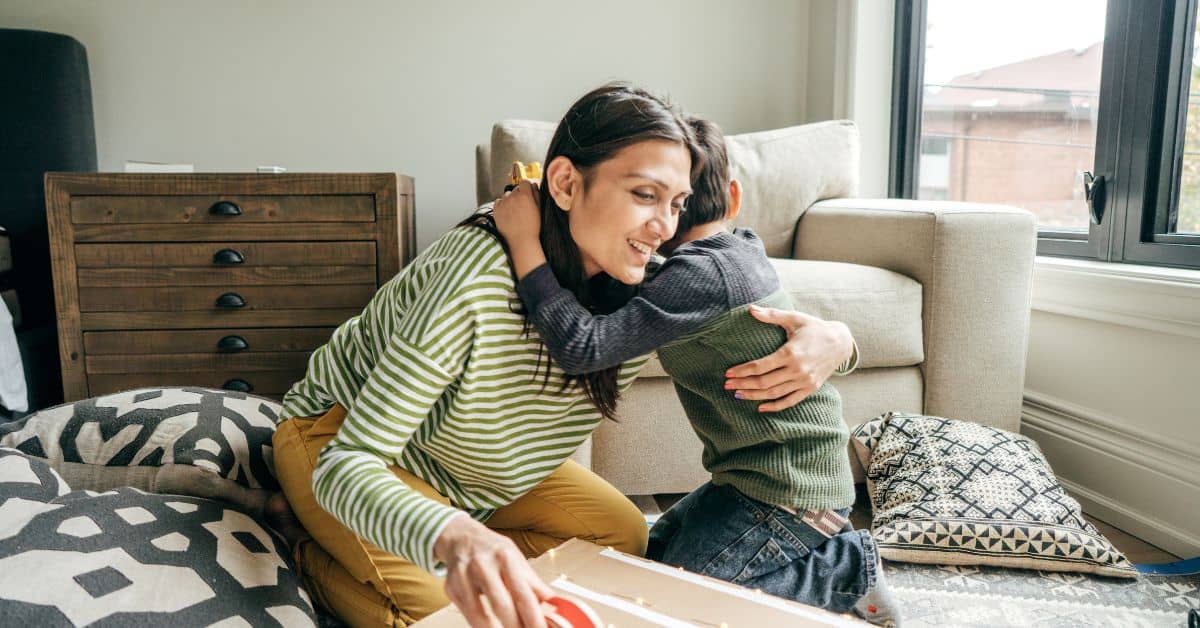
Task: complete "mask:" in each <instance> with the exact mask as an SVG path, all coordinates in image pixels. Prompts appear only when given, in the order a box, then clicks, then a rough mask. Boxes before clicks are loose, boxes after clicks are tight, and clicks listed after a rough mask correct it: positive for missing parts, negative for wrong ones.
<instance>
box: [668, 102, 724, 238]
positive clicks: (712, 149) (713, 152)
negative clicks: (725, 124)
mask: <svg viewBox="0 0 1200 628" xmlns="http://www.w3.org/2000/svg"><path fill="white" fill-rule="evenodd" d="M687 123H688V125H689V126H691V127H692V133H694V134H695V136H696V144H697V145H698V146H699V147H700V152H701V153H702V156H703V158H704V165H703V166H701V168H700V172H698V173H696V179H695V181H693V182H692V195H691V196H689V197H688V200H687V211H685V212H683V213H682V214H680V215H679V227H678V228H677V229H676V233H683V232H684V231H686V230H688V229H691V228H692V227H695V226H696V225H702V224H705V223H709V222H716V221H718V220H724V219H725V214H726V213H727V212H728V211H729V203H730V198H729V154H728V153H726V152H725V134H724V133H722V132H721V127H719V126H717V125H716V123H714V122H710V121H708V120H705V119H703V118H697V117H694V116H688V118H687Z"/></svg>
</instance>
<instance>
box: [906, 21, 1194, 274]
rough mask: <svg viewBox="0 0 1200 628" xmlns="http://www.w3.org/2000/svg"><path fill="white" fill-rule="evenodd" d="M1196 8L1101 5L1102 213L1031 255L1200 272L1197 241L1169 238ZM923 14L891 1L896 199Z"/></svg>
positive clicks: (914, 104)
mask: <svg viewBox="0 0 1200 628" xmlns="http://www.w3.org/2000/svg"><path fill="white" fill-rule="evenodd" d="M1198 2H1200V0H1109V1H1108V3H1107V6H1106V11H1107V14H1106V18H1105V27H1104V30H1105V33H1104V50H1103V53H1102V58H1103V61H1102V63H1103V65H1102V70H1101V77H1100V95H1099V105H1098V112H1097V121H1096V160H1095V163H1094V166H1093V167H1094V169H1093V171H1092V172H1093V173H1095V174H1096V175H1097V176H1101V175H1102V176H1104V177H1105V186H1104V187H1105V189H1104V192H1105V202H1104V213H1103V216H1102V217H1101V220H1100V224H1096V223H1095V222H1094V221H1089V227H1088V231H1087V233H1084V232H1082V231H1055V230H1050V229H1041V230H1039V231H1038V244H1037V253H1038V255H1053V256H1066V257H1078V258H1089V259H1097V260H1102V261H1109V262H1126V263H1137V264H1148V265H1156V266H1176V267H1183V268H1200V235H1197V234H1171V233H1167V230H1168V225H1169V224H1170V222H1171V221H1173V220H1174V217H1175V216H1177V215H1178V203H1179V189H1178V187H1179V185H1180V177H1179V174H1180V172H1181V170H1182V165H1183V163H1182V159H1180V158H1179V157H1180V156H1182V153H1183V151H1182V142H1183V141H1184V132H1185V130H1186V119H1185V117H1184V116H1186V113H1187V95H1188V94H1187V92H1188V89H1189V85H1188V83H1189V80H1190V64H1191V60H1192V59H1191V50H1192V43H1193V34H1194V32H1195V20H1196V12H1197V4H1198ZM927 15H928V9H927V3H926V0H896V11H895V16H896V25H895V26H896V30H895V39H894V42H893V61H894V68H893V74H892V103H893V107H892V132H891V167H890V168H889V177H888V178H889V180H888V192H889V195H890V196H892V197H894V198H909V199H912V198H916V192H917V190H916V188H915V187H914V184H915V182H916V181H918V180H919V178H918V174H919V173H918V172H917V168H918V165H919V159H920V155H919V152H918V151H919V150H920V138H921V108H922V102H921V99H922V93H923V90H922V86H923V84H924V67H925V23H926V18H927ZM1198 87H1200V86H1198ZM1177 149H1178V150H1177Z"/></svg>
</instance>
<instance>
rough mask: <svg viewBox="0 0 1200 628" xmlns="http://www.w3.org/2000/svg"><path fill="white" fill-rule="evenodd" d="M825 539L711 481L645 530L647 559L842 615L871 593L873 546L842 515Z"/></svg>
mask: <svg viewBox="0 0 1200 628" xmlns="http://www.w3.org/2000/svg"><path fill="white" fill-rule="evenodd" d="M834 512H837V513H838V515H840V518H838V521H837V523H842V520H843V519H844V520H845V521H844V524H843V525H842V527H841V528H840V530H837V531H836V532H834V531H832V530H830V532H831V533H832V534H833V535H832V536H827V535H826V534H824V533H822V532H821V530H819V529H818V527H816V526H814V525H810V524H809V523H806V522H805V521H804V520H803V517H802V515H803V514H804V513H797V514H792V513H790V512H788V511H786V510H784V509H782V508H779V507H777V506H772V505H770V504H765V503H763V502H760V501H758V500H755V499H751V498H750V497H747V496H746V495H744V494H742V493H741V492H740V491H738V490H737V489H735V488H733V487H732V486H717V485H715V484H713V483H712V482H708V483H706V484H705V485H704V486H701V487H700V488H698V489H696V490H694V491H692V492H691V493H689V494H688V495H687V496H686V497H684V498H683V499H682V500H680V501H679V502H678V503H677V504H675V505H674V506H673V507H672V508H671V509H670V510H669V511H667V512H666V513H665V514H663V516H662V517H661V518H660V519H659V520H658V522H657V523H655V524H654V527H653V528H651V529H650V546H649V549H648V550H647V552H646V557H647V558H650V559H652V560H658V561H662V562H664V563H667V564H670V565H675V566H678V567H683V568H684V569H687V570H688V571H692V572H695V573H699V574H703V575H706V576H711V577H713V578H718V579H721V580H727V581H729V582H733V583H734V584H739V585H742V586H745V587H749V588H752V589H761V590H763V591H765V592H767V593H770V594H772V595H777V596H780V597H784V598H787V599H789V600H795V601H797V602H801V603H804V604H809V605H812V606H819V607H821V608H824V609H828V610H831V611H834V612H839V613H841V612H846V611H848V610H850V608H851V607H853V606H854V603H855V602H857V601H858V599H859V598H860V597H862V596H863V594H865V593H866V592H867V591H868V590H869V589H871V588H872V587H874V586H875V565H876V562H875V552H876V548H875V541H874V539H872V538H871V535H870V533H869V532H867V531H865V530H855V529H853V528H852V527H851V525H850V522H849V520H848V519H845V517H846V515H847V514H848V513H849V509H843V510H839V511H834Z"/></svg>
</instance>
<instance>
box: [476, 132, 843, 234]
mask: <svg viewBox="0 0 1200 628" xmlns="http://www.w3.org/2000/svg"><path fill="white" fill-rule="evenodd" d="M554 128H555V124H554V123H551V122H537V121H531V120H504V121H502V122H499V123H497V124H496V125H495V126H493V127H492V137H491V144H490V145H488V146H481V147H479V148H478V149H477V151H476V173H475V176H476V194H477V196H478V198H477V200H478V202H479V203H480V204H483V203H486V202H488V201H491V200H493V199H495V198H496V197H498V196H500V195H501V194H502V193H503V192H504V185H505V184H506V183H508V182H509V173H510V171H511V169H512V162H514V161H524V162H529V161H542V160H544V159H545V158H546V150H547V149H548V148H549V146H550V139H551V138H552V137H553V136H554ZM725 141H726V146H727V148H728V150H729V162H730V165H731V168H732V170H733V172H732V174H733V177H734V178H736V179H738V180H739V181H741V182H742V189H743V200H742V211H741V213H740V214H739V215H738V218H737V220H736V222H735V224H736V225H737V226H739V227H749V228H751V229H753V230H754V231H755V232H757V233H758V236H759V237H760V238H762V240H763V244H764V245H765V246H766V249H767V254H768V255H770V256H771V257H790V256H791V252H792V240H793V238H794V235H795V231H796V222H797V221H798V220H800V216H801V215H803V214H804V212H805V211H806V210H807V209H808V207H809V206H810V205H812V204H813V203H815V202H817V201H819V200H822V199H826V198H835V197H844V196H853V195H854V194H855V192H856V191H857V188H858V161H859V148H858V144H859V142H858V128H857V127H855V126H854V123H853V122H850V121H848V120H832V121H828V122H817V123H814V124H804V125H800V126H793V127H787V128H782V129H774V130H770V131H759V132H755V133H742V134H739V135H727V136H726V137H725ZM481 181H486V182H487V185H486V186H485V185H480V184H479V182H481Z"/></svg>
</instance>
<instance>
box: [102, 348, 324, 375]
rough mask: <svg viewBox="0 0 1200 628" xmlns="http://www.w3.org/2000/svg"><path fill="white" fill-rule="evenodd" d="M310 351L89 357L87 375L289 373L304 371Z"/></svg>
mask: <svg viewBox="0 0 1200 628" xmlns="http://www.w3.org/2000/svg"><path fill="white" fill-rule="evenodd" d="M309 353H310V352H308V351H279V352H269V353H267V352H248V353H217V352H208V353H182V354H174V355H161V354H144V355H93V356H88V360H87V373H88V374H89V375H105V374H115V373H190V372H192V371H237V372H243V373H248V372H255V371H285V370H294V369H297V368H299V369H303V368H304V367H305V365H307V364H308V356H309Z"/></svg>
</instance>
